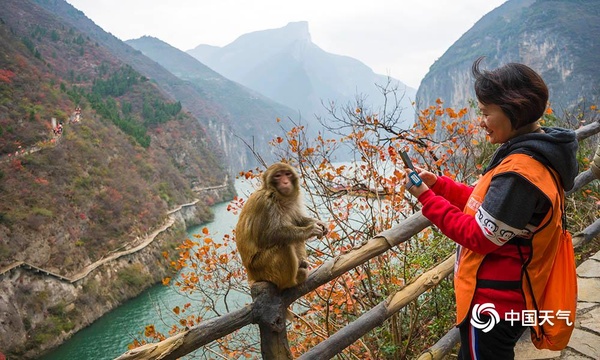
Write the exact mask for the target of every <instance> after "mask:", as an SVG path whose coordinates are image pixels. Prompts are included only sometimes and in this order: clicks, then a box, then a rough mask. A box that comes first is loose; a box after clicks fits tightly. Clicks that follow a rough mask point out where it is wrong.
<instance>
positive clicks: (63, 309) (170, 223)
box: [0, 183, 232, 360]
mask: <svg viewBox="0 0 600 360" xmlns="http://www.w3.org/2000/svg"><path fill="white" fill-rule="evenodd" d="M196 190H197V191H207V192H211V198H213V199H220V200H221V201H227V200H230V198H231V196H232V194H231V186H230V185H229V184H227V183H225V184H223V185H220V186H214V187H208V188H203V189H196ZM199 201H200V200H194V201H193V202H191V203H188V204H183V205H180V206H178V207H177V208H175V209H173V210H171V211H169V213H168V214H167V218H166V219H165V222H164V223H163V224H161V225H160V226H159V227H158V228H157V229H155V230H154V231H152V232H151V233H150V234H148V235H147V236H145V237H142V238H138V239H136V240H134V241H132V242H131V243H128V244H126V245H125V246H123V247H122V248H120V249H116V250H113V251H112V252H109V253H107V254H105V255H104V256H103V257H102V258H101V259H100V260H98V261H96V262H94V263H92V264H89V265H88V266H86V267H85V268H83V269H81V270H80V271H79V272H77V273H76V274H75V275H72V276H63V275H60V274H56V273H55V272H50V271H46V270H44V269H42V268H39V267H37V266H34V265H31V264H27V263H13V264H12V265H10V266H8V267H6V268H4V269H2V270H0V324H2V327H0V352H2V353H4V354H5V355H7V356H8V358H9V359H11V360H12V359H33V358H37V357H38V356H39V355H40V354H42V353H44V352H46V351H48V350H49V349H52V348H54V347H56V346H58V345H60V344H61V343H63V342H64V341H65V340H66V339H68V338H69V337H71V336H72V335H73V334H75V333H76V332H77V331H79V330H81V329H83V328H85V327H86V326H88V325H90V324H91V323H92V322H94V321H95V320H96V319H98V318H100V317H101V316H102V315H104V314H106V313H107V312H109V311H111V310H112V309H114V308H116V307H117V306H119V305H120V304H122V303H123V302H125V301H127V300H129V299H132V298H134V297H135V296H137V295H139V294H140V293H141V292H142V291H144V290H146V289H148V288H150V287H151V286H153V285H155V284H157V283H159V282H160V281H161V280H162V279H163V278H164V277H165V276H167V275H169V272H170V270H169V264H168V260H167V259H165V258H164V256H163V253H164V252H167V253H173V252H174V249H175V247H176V246H177V245H178V244H179V243H181V241H182V239H183V238H184V237H185V234H186V229H187V228H189V227H190V226H194V225H197V224H198V222H197V220H198V218H199V214H198V212H199V211H202V210H199V207H197V206H196V205H197V204H198V202H199ZM203 215H204V214H203ZM204 216H205V215H204ZM206 220H208V219H205V221H206ZM191 221H195V222H191Z"/></svg>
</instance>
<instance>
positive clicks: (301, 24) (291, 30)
mask: <svg viewBox="0 0 600 360" xmlns="http://www.w3.org/2000/svg"><path fill="white" fill-rule="evenodd" d="M277 30H279V29H277ZM280 31H282V32H283V33H285V34H286V35H287V36H289V37H290V38H295V39H296V40H307V41H309V42H310V41H311V39H310V32H309V31H308V21H296V22H291V23H288V24H287V25H286V26H284V27H283V28H281V30H280Z"/></svg>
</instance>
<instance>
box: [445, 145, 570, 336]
mask: <svg viewBox="0 0 600 360" xmlns="http://www.w3.org/2000/svg"><path fill="white" fill-rule="evenodd" d="M507 172H512V173H516V174H518V175H519V176H522V177H523V178H525V179H526V180H528V181H529V182H531V183H532V184H533V185H535V186H536V187H537V188H538V189H540V190H541V191H542V192H543V193H544V194H545V195H546V196H547V197H548V200H550V202H551V203H552V207H551V211H549V212H548V214H547V215H546V217H545V218H544V220H543V221H542V225H541V226H540V227H539V228H538V229H537V230H536V231H535V232H534V235H533V239H532V248H531V253H530V257H529V258H528V259H525V260H526V261H525V264H526V266H527V272H528V274H529V279H530V280H531V289H532V290H533V295H534V298H535V299H540V298H541V297H542V294H543V291H544V288H545V286H546V283H547V281H548V278H549V276H550V269H551V267H552V264H553V259H554V258H555V256H556V252H557V249H558V241H559V238H560V234H561V232H562V219H561V214H562V212H561V197H562V192H561V193H559V192H558V186H557V181H558V180H555V179H556V177H555V175H554V174H552V173H551V172H550V170H549V168H548V167H546V166H545V165H543V164H542V163H540V162H538V161H537V160H535V159H533V158H532V157H530V156H529V155H525V154H513V155H509V156H507V157H506V158H505V159H504V160H502V162H501V163H500V164H499V165H497V166H496V167H495V168H493V169H492V170H490V171H489V172H487V173H486V174H485V175H484V176H483V177H482V178H481V179H480V180H479V181H478V183H477V185H476V186H475V188H474V189H473V192H472V193H471V196H470V197H469V200H468V201H467V205H466V206H465V209H464V213H465V214H469V215H472V216H475V214H476V213H477V209H478V208H479V206H481V204H482V203H483V198H484V197H485V194H486V193H487V191H488V189H489V186H490V182H491V181H492V178H493V177H494V176H495V175H498V174H500V173H507ZM561 189H562V187H561ZM525 201H526V200H525ZM485 256H486V255H482V254H478V253H475V252H473V251H471V250H469V249H466V248H461V250H460V252H459V256H458V258H457V268H456V269H455V273H454V290H455V293H456V323H457V324H460V323H462V322H463V321H464V320H465V319H466V318H467V316H468V315H469V311H470V309H471V306H472V305H473V304H472V300H473V296H474V294H475V287H476V284H477V271H478V269H479V267H480V265H481V263H482V261H483V259H484V258H485ZM499 271H501V269H499ZM522 273H523V274H522V281H521V283H522V284H521V289H522V292H523V294H524V296H525V307H526V308H527V309H528V310H535V305H534V302H533V300H534V299H532V296H531V295H532V294H531V290H530V285H529V284H528V282H527V279H526V278H525V276H524V271H523V272H522Z"/></svg>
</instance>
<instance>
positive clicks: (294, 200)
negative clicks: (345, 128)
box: [235, 163, 327, 290]
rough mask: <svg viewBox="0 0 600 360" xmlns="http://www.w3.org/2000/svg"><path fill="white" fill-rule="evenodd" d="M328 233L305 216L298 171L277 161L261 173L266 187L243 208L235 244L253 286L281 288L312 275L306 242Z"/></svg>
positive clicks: (255, 194) (319, 224) (249, 281)
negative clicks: (267, 282)
mask: <svg viewBox="0 0 600 360" xmlns="http://www.w3.org/2000/svg"><path fill="white" fill-rule="evenodd" d="M326 234H327V227H326V226H325V223H323V222H321V221H320V220H317V219H314V218H310V217H308V216H306V214H305V209H304V202H303V201H302V197H301V192H300V185H299V178H298V174H297V173H296V170H295V169H294V168H293V167H292V166H290V165H288V164H285V163H275V164H273V165H271V166H269V168H268V169H267V170H266V171H265V172H264V173H263V174H262V186H261V188H260V189H258V190H257V191H255V192H254V193H252V194H251V195H250V197H249V198H248V200H246V203H245V204H244V206H243V207H242V210H241V212H240V216H239V219H238V222H237V225H236V228H235V241H236V245H237V249H238V252H239V254H240V256H241V258H242V264H243V265H244V267H245V268H246V272H247V274H248V283H249V284H250V286H252V284H253V283H254V282H257V281H269V282H271V283H273V284H275V285H276V286H277V288H278V289H279V290H283V289H287V288H290V287H293V286H296V285H298V284H300V283H302V282H304V281H305V280H306V278H307V276H308V261H307V254H306V245H305V242H306V240H308V239H309V238H311V237H313V236H316V237H317V238H319V239H320V238H322V237H323V236H325V235H326Z"/></svg>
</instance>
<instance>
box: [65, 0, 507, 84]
mask: <svg viewBox="0 0 600 360" xmlns="http://www.w3.org/2000/svg"><path fill="white" fill-rule="evenodd" d="M505 1H506V0H361V1H357V0H302V1H297V0H288V1H285V0H237V1H234V0H170V1H169V0H67V2H69V3H70V4H71V5H73V6H75V7H76V8H77V9H79V10H81V11H83V12H84V13H85V14H86V16H87V17H89V18H90V19H92V20H93V21H94V22H95V23H96V24H97V25H99V26H100V27H102V28H103V29H104V30H105V31H107V32H110V33H112V34H113V35H115V36H116V37H118V38H119V39H121V40H129V39H135V38H139V37H141V36H144V35H149V36H153V37H156V38H158V39H160V40H162V41H164V42H166V43H169V44H170V45H172V46H174V47H176V48H178V49H180V50H183V51H187V50H190V49H192V48H194V47H196V46H198V45H200V44H208V45H216V46H225V45H227V44H229V43H231V42H233V41H234V40H235V39H236V38H238V37H239V36H241V35H243V34H246V33H249V32H253V31H259V30H267V29H276V28H280V27H283V26H285V25H287V24H288V23H289V22H293V21H307V22H308V28H309V32H310V34H311V38H312V41H313V43H315V44H316V45H317V46H319V47H320V48H321V49H323V50H325V51H327V52H329V53H332V54H337V55H346V56H350V57H353V58H355V59H358V60H360V61H362V62H363V63H365V64H366V65H367V66H369V67H370V68H371V69H373V70H374V71H375V72H376V73H378V74H383V75H390V76H392V77H394V78H396V79H398V80H400V81H402V82H404V83H405V84H407V85H409V86H411V87H413V88H415V89H416V88H418V86H419V84H420V82H421V79H422V78H423V77H424V76H425V74H426V73H427V71H428V70H429V67H430V66H431V65H432V64H433V63H434V61H435V60H436V59H438V58H439V57H441V56H442V55H443V54H444V52H445V51H446V50H447V49H448V48H449V47H450V46H451V45H452V44H453V43H454V42H455V41H456V40H458V39H459V38H460V37H461V35H462V34H464V33H465V32H466V31H467V30H468V29H469V28H471V26H473V24H475V22H477V21H478V20H479V19H480V18H481V17H482V16H483V15H485V14H487V13H488V12H490V11H491V10H493V9H495V8H496V7H498V6H500V5H501V4H503V3H504V2H505Z"/></svg>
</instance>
